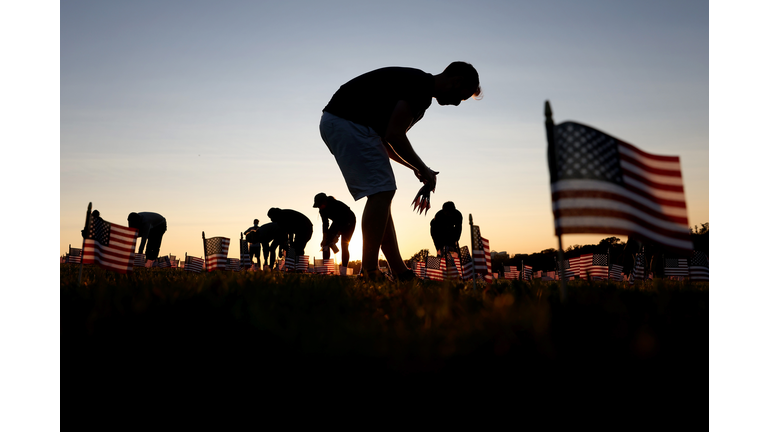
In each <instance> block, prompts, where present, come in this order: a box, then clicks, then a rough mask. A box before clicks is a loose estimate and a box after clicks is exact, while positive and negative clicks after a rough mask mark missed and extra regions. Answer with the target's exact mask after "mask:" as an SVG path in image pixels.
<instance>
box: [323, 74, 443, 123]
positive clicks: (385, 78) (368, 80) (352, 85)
mask: <svg viewBox="0 0 768 432" xmlns="http://www.w3.org/2000/svg"><path fill="white" fill-rule="evenodd" d="M434 86H435V77H434V76H433V75H432V74H429V73H426V72H424V71H421V70H419V69H413V68H404V67H386V68H381V69H376V70H374V71H371V72H368V73H365V74H362V75H360V76H359V77H357V78H353V79H352V80H351V81H349V82H348V83H346V84H344V85H342V86H341V87H339V90H337V91H336V93H335V94H334V95H333V97H332V98H331V101H330V102H328V105H326V106H325V108H324V109H323V111H325V112H329V113H331V114H333V115H335V116H337V117H341V118H343V119H346V120H349V121H351V122H354V123H357V124H361V125H363V126H369V127H371V128H373V130H375V131H376V133H378V134H379V136H384V134H385V133H386V131H387V125H388V124H389V118H390V117H391V116H392V111H394V109H395V106H396V105H397V103H398V102H399V101H401V100H405V101H407V102H408V104H409V105H410V106H411V109H412V110H413V117H414V120H413V123H412V124H411V127H413V125H414V124H416V122H417V121H419V120H420V119H421V118H422V117H423V116H424V111H426V110H427V108H429V106H430V105H431V104H432V90H433V89H434Z"/></svg>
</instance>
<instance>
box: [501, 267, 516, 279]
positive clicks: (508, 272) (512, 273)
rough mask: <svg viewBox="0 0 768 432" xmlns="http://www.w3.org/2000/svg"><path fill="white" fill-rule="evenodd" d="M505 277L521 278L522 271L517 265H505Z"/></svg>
mask: <svg viewBox="0 0 768 432" xmlns="http://www.w3.org/2000/svg"><path fill="white" fill-rule="evenodd" d="M504 279H520V271H518V270H517V267H512V266H504Z"/></svg>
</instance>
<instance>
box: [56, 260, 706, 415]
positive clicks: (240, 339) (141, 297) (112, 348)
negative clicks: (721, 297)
mask: <svg viewBox="0 0 768 432" xmlns="http://www.w3.org/2000/svg"><path fill="white" fill-rule="evenodd" d="M708 313H709V291H708V285H707V284H704V283H696V284H691V283H681V282H675V281H654V282H646V283H644V284H638V285H636V286H635V287H627V286H625V285H622V284H616V283H612V282H591V283H589V282H584V281H576V282H571V283H570V284H569V301H568V302H567V304H562V303H561V302H560V300H559V293H558V284H557V283H556V282H533V283H531V284H528V283H524V282H517V281H515V282H509V281H502V282H500V283H494V284H492V285H491V286H489V287H480V288H479V289H478V290H477V291H473V290H472V288H471V285H469V287H468V288H465V285H464V284H462V283H455V282H410V283H405V284H399V285H393V284H389V283H387V284H377V285H375V286H373V285H371V284H364V283H362V282H360V281H358V280H356V279H354V278H345V277H333V276H308V275H285V274H279V273H262V272H256V273H242V274H238V273H230V272H226V273H225V272H221V273H217V274H203V275H194V274H190V273H187V272H183V271H177V270H161V269H139V270H138V271H136V272H135V274H134V275H132V276H127V277H126V276H122V275H116V274H112V273H109V272H105V271H102V270H101V269H97V268H85V270H84V283H83V285H82V286H80V287H78V286H77V267H76V266H74V265H62V267H61V343H62V350H61V351H62V377H63V381H64V382H66V381H67V380H72V382H74V383H78V385H82V386H83V388H86V389H88V393H91V394H93V395H97V394H110V393H114V392H117V393H120V394H123V393H124V392H128V391H137V392H139V393H141V394H144V395H146V396H147V397H150V398H151V397H154V396H156V395H153V393H154V392H156V391H160V392H161V393H162V392H171V393H173V394H177V393H178V394H181V395H186V396H189V395H190V394H194V393H195V392H197V391H200V390H201V389H203V388H205V389H209V390H208V391H209V392H210V391H213V392H214V393H215V392H224V393H228V392H231V391H233V390H234V391H242V390H247V391H256V392H260V393H268V394H274V395H277V394H291V395H296V394H299V393H304V392H307V391H309V392H315V391H320V393H321V394H323V393H324V390H322V389H329V390H330V389H333V390H336V391H337V390H343V392H344V393H345V394H348V395H370V394H378V395H389V394H399V395H400V397H416V396H415V395H418V397H419V398H426V399H430V398H435V397H438V398H448V399H455V400H461V399H464V398H467V397H472V398H491V399H493V400H496V401H499V400H500V399H503V400H506V398H510V399H519V398H524V399H528V400H539V401H541V402H542V403H547V404H549V403H551V404H554V405H558V404H572V403H590V402H594V404H595V407H596V409H597V407H602V408H600V409H603V408H605V407H606V406H612V405H613V404H625V403H627V404H634V406H636V407H637V408H638V409H640V408H641V407H645V406H646V405H647V406H648V407H649V409H650V408H651V407H652V411H649V413H650V412H653V413H659V412H660V410H661V411H664V410H671V409H673V408H672V407H674V412H675V413H677V414H679V415H681V416H683V415H694V413H695V415H698V416H699V417H702V416H703V417H704V418H705V416H704V414H705V413H706V406H707V399H708V393H707V391H708V390H707V389H708V325H709V324H708ZM118 389H119V390H118ZM210 389H214V390H210ZM206 394H209V395H210V393H206ZM606 404H609V405H606ZM702 410H703V411H702ZM688 422H690V418H689V420H688ZM688 425H689V426H690V423H688Z"/></svg>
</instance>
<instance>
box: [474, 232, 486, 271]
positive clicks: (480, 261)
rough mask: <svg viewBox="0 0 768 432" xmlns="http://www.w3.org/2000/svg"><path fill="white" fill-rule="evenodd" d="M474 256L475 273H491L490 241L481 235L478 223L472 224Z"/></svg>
mask: <svg viewBox="0 0 768 432" xmlns="http://www.w3.org/2000/svg"><path fill="white" fill-rule="evenodd" d="M472 258H473V259H474V260H475V273H480V274H482V273H490V271H491V247H490V243H489V242H488V239H485V238H483V237H482V236H481V235H480V227H479V226H477V225H472Z"/></svg>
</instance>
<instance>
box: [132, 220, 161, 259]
mask: <svg viewBox="0 0 768 432" xmlns="http://www.w3.org/2000/svg"><path fill="white" fill-rule="evenodd" d="M128 226H129V227H130V228H137V229H138V230H139V234H138V235H139V237H141V244H140V245H139V253H144V246H145V245H146V246H147V261H154V260H156V259H157V255H158V254H159V253H160V244H161V243H162V241H163V234H165V232H166V231H167V230H168V225H167V224H166V222H165V218H164V217H162V216H161V215H159V214H157V213H152V212H140V213H131V214H129V215H128Z"/></svg>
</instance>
